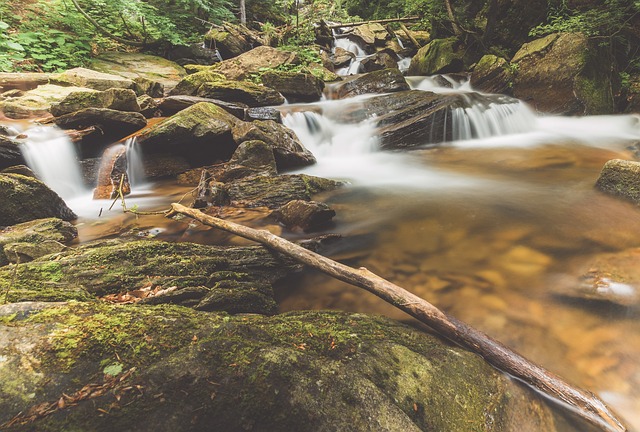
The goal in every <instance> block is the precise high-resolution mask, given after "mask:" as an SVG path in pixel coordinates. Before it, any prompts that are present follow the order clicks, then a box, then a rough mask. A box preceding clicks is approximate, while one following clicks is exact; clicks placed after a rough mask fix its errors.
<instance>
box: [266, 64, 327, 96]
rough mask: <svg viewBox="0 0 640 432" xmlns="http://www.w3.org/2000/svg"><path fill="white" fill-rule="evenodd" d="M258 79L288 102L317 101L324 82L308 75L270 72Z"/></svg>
mask: <svg viewBox="0 0 640 432" xmlns="http://www.w3.org/2000/svg"><path fill="white" fill-rule="evenodd" d="M260 79H261V81H262V83H263V84H264V85H266V86H267V87H270V88H272V89H275V90H277V91H278V92H280V93H281V94H282V95H283V96H284V97H285V98H287V100H288V101H289V102H315V101H318V100H320V98H321V97H322V91H323V90H324V82H323V81H322V80H321V79H319V78H316V77H315V76H313V75H312V74H310V73H303V72H281V71H270V72H266V73H264V74H262V76H261V77H260Z"/></svg>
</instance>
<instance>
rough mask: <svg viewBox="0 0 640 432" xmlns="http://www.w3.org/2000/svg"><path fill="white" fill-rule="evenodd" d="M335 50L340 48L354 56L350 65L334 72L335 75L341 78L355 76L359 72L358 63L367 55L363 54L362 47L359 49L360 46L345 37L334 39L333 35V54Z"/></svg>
mask: <svg viewBox="0 0 640 432" xmlns="http://www.w3.org/2000/svg"><path fill="white" fill-rule="evenodd" d="M336 48H342V49H344V50H346V51H349V52H350V53H352V54H353V55H354V56H355V58H354V59H353V60H351V63H350V64H349V66H347V67H343V68H341V69H338V70H337V71H336V74H338V75H341V76H346V75H353V74H357V73H358V72H360V63H361V62H362V60H363V59H364V58H365V57H367V53H366V52H365V50H363V49H362V47H360V45H358V44H357V43H355V42H353V41H351V40H350V39H348V38H346V37H336V35H335V34H334V39H333V49H334V52H335V49H336Z"/></svg>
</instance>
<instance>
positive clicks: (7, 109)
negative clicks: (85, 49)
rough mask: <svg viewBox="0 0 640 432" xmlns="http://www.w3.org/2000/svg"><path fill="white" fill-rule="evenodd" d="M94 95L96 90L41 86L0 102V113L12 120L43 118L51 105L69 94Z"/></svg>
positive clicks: (51, 85)
mask: <svg viewBox="0 0 640 432" xmlns="http://www.w3.org/2000/svg"><path fill="white" fill-rule="evenodd" d="M77 92H82V93H95V92H97V91H96V90H92V89H85V88H82V87H63V86H57V85H53V84H46V85H41V86H39V87H37V88H35V89H33V90H29V91H27V92H25V93H24V94H23V95H22V96H19V97H11V98H7V99H5V100H3V101H0V112H3V113H4V115H5V116H7V117H9V118H13V119H24V118H30V117H37V116H44V115H47V114H48V113H49V110H50V108H51V104H53V103H57V102H60V101H62V100H64V99H65V98H66V97H67V96H69V94H71V93H77Z"/></svg>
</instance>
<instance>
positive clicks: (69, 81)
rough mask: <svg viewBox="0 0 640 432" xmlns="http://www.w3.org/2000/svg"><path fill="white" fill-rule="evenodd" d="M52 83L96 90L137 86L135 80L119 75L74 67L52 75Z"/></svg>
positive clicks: (50, 79)
mask: <svg viewBox="0 0 640 432" xmlns="http://www.w3.org/2000/svg"><path fill="white" fill-rule="evenodd" d="M49 83H50V84H55V85H61V86H75V87H85V88H90V89H94V90H100V91H104V90H108V89H111V88H122V89H131V90H133V89H134V88H135V85H134V82H133V81H132V80H130V79H128V78H123V77H121V76H119V75H113V74H107V73H103V72H97V71H95V70H91V69H85V68H74V69H69V70H67V71H64V72H62V73H61V74H58V75H52V76H51V77H50V78H49Z"/></svg>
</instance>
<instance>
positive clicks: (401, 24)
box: [400, 23, 422, 49]
mask: <svg viewBox="0 0 640 432" xmlns="http://www.w3.org/2000/svg"><path fill="white" fill-rule="evenodd" d="M400 28H401V29H402V31H403V32H404V34H406V35H407V37H408V38H409V40H410V41H411V42H412V43H413V44H414V45H415V47H416V48H418V49H420V48H422V44H421V43H420V42H418V40H417V39H416V38H414V37H413V35H412V34H411V31H410V30H409V29H408V28H407V26H406V25H404V24H403V23H400Z"/></svg>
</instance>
